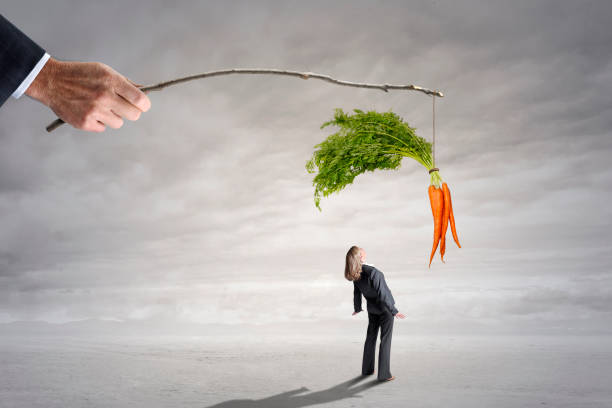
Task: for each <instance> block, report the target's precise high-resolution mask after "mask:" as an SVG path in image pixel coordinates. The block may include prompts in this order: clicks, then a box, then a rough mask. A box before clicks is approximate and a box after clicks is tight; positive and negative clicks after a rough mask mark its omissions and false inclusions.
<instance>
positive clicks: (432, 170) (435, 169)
mask: <svg viewBox="0 0 612 408" xmlns="http://www.w3.org/2000/svg"><path fill="white" fill-rule="evenodd" d="M434 171H440V169H439V168H437V167H434V168H433V169H431V170H429V174H431V173H433V172H434Z"/></svg>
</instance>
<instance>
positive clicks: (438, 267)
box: [0, 0, 612, 330]
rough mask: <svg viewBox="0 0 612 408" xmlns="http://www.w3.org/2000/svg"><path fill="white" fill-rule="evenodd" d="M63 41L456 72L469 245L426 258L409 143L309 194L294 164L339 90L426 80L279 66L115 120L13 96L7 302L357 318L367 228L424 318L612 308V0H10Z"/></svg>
mask: <svg viewBox="0 0 612 408" xmlns="http://www.w3.org/2000/svg"><path fill="white" fill-rule="evenodd" d="M2 13H3V14H4V15H5V17H7V18H8V19H9V20H11V21H13V23H14V24H16V25H17V26H18V27H20V28H21V29H22V30H23V31H25V32H26V33H28V34H29V35H30V36H31V37H32V38H33V39H34V40H35V41H37V42H38V43H39V44H40V45H41V46H43V47H44V48H45V49H46V50H47V51H48V52H49V53H50V54H51V55H52V56H54V57H56V58H58V59H69V60H90V61H102V62H105V63H107V64H108V65H110V66H112V67H114V68H115V69H116V70H118V71H120V72H121V73H123V74H124V75H126V76H128V77H129V78H131V79H132V80H134V81H136V82H140V83H143V84H152V83H156V82H159V81H162V80H167V79H171V78H174V77H178V76H183V75H188V74H193V73H198V72H203V71H208V70H215V69H222V68H230V67H238V68H248V67H271V68H286V69H294V70H303V71H313V72H318V73H324V74H329V75H332V76H334V77H337V78H341V79H346V80H353V81H364V82H366V81H367V82H387V83H398V84H403V83H415V84H418V85H421V86H425V87H429V88H437V89H440V90H442V91H443V92H444V93H445V95H446V97H445V98H443V99H440V100H439V101H438V103H437V108H438V109H437V118H438V121H437V126H436V130H437V140H438V145H437V162H438V165H439V167H440V168H441V171H442V175H443V177H445V179H446V180H447V181H448V182H449V184H450V186H451V188H452V190H453V196H454V197H453V200H454V209H455V213H456V218H457V227H458V231H459V235H460V239H461V242H462V245H463V248H462V249H457V248H456V247H455V246H454V244H451V245H450V247H449V249H448V252H447V259H448V260H447V263H446V264H441V263H440V262H439V260H436V261H434V263H433V265H432V267H431V269H428V268H427V259H428V254H429V251H430V248H431V235H432V222H431V212H430V209H429V203H428V199H427V194H426V190H427V186H428V176H427V173H426V171H425V170H424V169H423V168H422V167H419V166H418V165H417V164H416V163H415V162H411V161H409V160H408V159H405V161H404V163H403V166H402V168H401V170H399V171H397V172H375V173H370V174H367V175H362V176H360V177H358V178H357V179H356V182H355V183H354V184H353V185H352V186H350V187H349V188H347V189H346V190H345V191H342V192H341V193H339V194H337V195H334V196H331V197H328V198H326V199H324V200H323V202H322V207H323V211H322V212H319V211H317V209H316V208H315V206H314V204H313V199H312V194H313V187H312V184H311V182H312V175H310V174H308V173H307V172H306V170H305V168H304V164H305V162H306V160H307V159H308V158H309V157H310V155H311V154H312V151H313V146H314V145H315V144H316V143H318V142H320V141H321V140H323V139H324V138H325V137H326V136H327V135H328V134H329V133H330V130H328V129H327V130H320V129H319V126H320V125H321V123H323V122H324V121H326V120H328V119H329V118H330V117H331V116H332V114H333V110H334V109H335V108H338V107H341V108H343V109H353V108H360V109H365V110H368V109H375V110H379V111H386V110H393V111H394V112H396V113H398V114H399V115H400V116H402V117H403V118H404V119H405V120H406V121H407V122H408V123H409V124H410V125H411V126H413V127H416V128H417V133H418V134H420V135H421V136H424V137H427V138H430V137H431V98H430V97H428V96H425V95H423V94H420V93H410V92H390V93H388V94H384V93H382V92H378V91H373V90H359V89H353V88H344V87H336V86H333V85H331V84H327V83H324V82H317V81H314V80H313V81H302V80H298V79H294V78H284V77H268V76H228V77H219V78H214V79H206V80H203V81H200V82H194V83H190V84H186V85H180V86H176V87H173V88H168V89H166V90H164V91H162V92H158V93H153V94H151V96H150V97H151V100H152V109H151V110H150V111H149V112H148V113H147V114H145V115H143V117H142V118H141V120H140V121H138V122H135V123H126V125H125V126H124V127H123V128H122V129H120V130H117V131H113V130H107V131H106V132H105V133H102V134H88V133H84V132H81V131H77V130H74V129H71V128H69V127H67V126H64V127H62V128H60V129H58V130H57V131H55V132H53V133H51V134H47V133H46V132H45V131H44V127H45V125H46V124H48V122H49V121H51V120H52V119H53V115H52V113H51V112H50V111H49V110H48V109H47V108H45V107H44V106H42V105H40V104H39V103H37V102H35V101H33V100H30V99H28V98H27V97H23V98H21V99H20V100H18V101H15V100H10V101H9V102H7V103H6V104H5V105H4V106H3V107H2V108H1V109H0V141H1V148H0V225H1V228H0V322H10V321H14V320H31V319H40V320H46V321H49V322H66V321H72V320H80V319H89V318H103V319H119V320H129V319H151V320H153V321H155V320H160V321H161V320H162V319H165V320H173V321H180V322H197V323H244V322H250V323H253V322H254V323H271V322H284V321H297V322H299V321H309V322H317V321H319V322H323V321H333V320H338V319H350V312H351V300H352V299H351V295H352V292H351V286H350V285H349V283H347V282H346V281H345V280H344V279H343V277H342V270H343V262H344V254H345V253H346V250H347V249H348V248H349V247H350V246H351V245H352V244H357V245H360V246H362V247H365V248H366V250H367V251H368V254H369V261H371V262H372V263H374V264H375V265H376V266H377V267H379V268H380V269H381V270H382V271H384V273H385V275H386V277H387V281H388V283H389V285H390V287H391V288H392V290H393V293H394V296H395V299H396V302H397V306H398V308H399V309H400V311H402V312H404V313H405V314H406V315H407V317H408V320H409V322H410V323H411V324H413V325H414V327H415V330H418V327H419V326H418V325H420V324H421V325H426V324H437V325H444V324H446V323H448V322H454V323H457V322H465V323H466V324H468V323H470V322H471V323H474V322H478V323H480V324H491V325H497V326H499V327H501V326H505V325H517V327H523V326H525V327H541V326H543V325H545V326H550V327H557V328H559V327H561V328H567V329H568V330H571V329H575V328H580V329H581V330H583V329H584V330H599V329H600V328H602V327H610V323H612V290H611V289H610V288H611V284H612V274H611V267H612V253H611V251H610V242H611V240H612V233H611V232H610V227H611V226H612V221H611V220H612V209H611V208H612V206H610V205H609V203H608V202H609V201H610V199H611V198H612V161H611V160H610V159H609V157H610V154H612V137H611V136H612V134H611V131H610V129H611V125H612V102H611V98H610V94H611V92H612V58H611V57H612V54H611V53H610V44H612V30H610V29H609V22H610V20H612V6H610V4H609V3H607V2H605V1H599V2H595V1H584V2H573V1H536V2H533V1H513V2H507V1H486V2H485V1H482V2H475V1H469V2H468V1H464V2H453V1H413V2H404V1H397V2H391V1H384V2H368V1H342V2H341V1H338V2H315V1H309V2H293V1H282V2H281V1H277V2H246V1H245V2H238V1H236V2H180V3H173V4H170V3H168V2H150V1H147V2H122V1H121V2H120V1H114V2H113V1H111V2H93V1H81V2H76V1H56V2H42V3H41V2H35V1H24V0H20V1H12V2H3V6H2Z"/></svg>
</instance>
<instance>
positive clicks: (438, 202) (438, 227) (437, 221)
mask: <svg viewBox="0 0 612 408" xmlns="http://www.w3.org/2000/svg"><path fill="white" fill-rule="evenodd" d="M427 191H428V193H429V202H430V203H431V214H432V215H433V219H434V235H433V238H434V242H433V247H432V249H431V255H430V257H429V267H430V268H431V261H432V260H433V257H434V254H435V253H436V249H437V248H438V243H439V242H440V232H441V231H442V214H443V212H444V194H443V193H442V189H439V188H437V187H435V186H433V185H430V186H429V189H428V190H427Z"/></svg>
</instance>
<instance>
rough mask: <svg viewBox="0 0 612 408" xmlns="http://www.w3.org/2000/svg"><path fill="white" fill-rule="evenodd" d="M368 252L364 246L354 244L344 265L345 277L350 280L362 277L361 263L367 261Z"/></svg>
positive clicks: (347, 254)
mask: <svg viewBox="0 0 612 408" xmlns="http://www.w3.org/2000/svg"><path fill="white" fill-rule="evenodd" d="M365 257H366V253H365V251H364V250H363V248H359V247H358V246H356V245H353V246H352V247H351V249H349V250H348V252H347V253H346V264H345V266H344V277H345V278H346V279H347V280H350V281H356V280H359V278H360V277H361V265H362V264H363V262H364V261H365Z"/></svg>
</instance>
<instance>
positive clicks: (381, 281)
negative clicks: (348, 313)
mask: <svg viewBox="0 0 612 408" xmlns="http://www.w3.org/2000/svg"><path fill="white" fill-rule="evenodd" d="M372 286H373V287H374V289H375V290H376V293H377V294H378V301H379V302H380V303H382V304H383V305H385V306H386V307H387V309H389V311H390V312H391V314H392V315H393V316H395V315H396V314H397V312H398V310H397V309H396V308H395V300H394V299H393V295H392V294H391V290H390V289H389V287H388V286H387V282H385V275H383V273H382V272H381V271H379V270H378V269H376V268H374V273H373V274H372Z"/></svg>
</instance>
